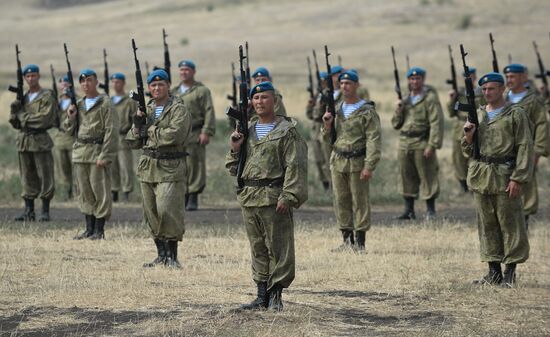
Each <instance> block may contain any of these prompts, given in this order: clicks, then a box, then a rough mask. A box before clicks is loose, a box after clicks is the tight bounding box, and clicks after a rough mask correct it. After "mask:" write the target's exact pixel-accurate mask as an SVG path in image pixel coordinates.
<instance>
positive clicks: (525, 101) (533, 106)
mask: <svg viewBox="0 0 550 337" xmlns="http://www.w3.org/2000/svg"><path fill="white" fill-rule="evenodd" d="M506 100H508V95H506ZM517 105H519V106H521V107H522V108H523V111H524V113H525V114H526V115H527V118H528V119H529V125H530V128H531V131H532V136H533V146H534V151H535V154H536V155H539V156H543V157H547V156H548V154H549V152H550V149H549V147H550V145H549V143H548V142H549V141H550V138H549V137H550V136H549V134H548V117H547V116H546V107H545V106H544V102H543V101H542V99H541V98H540V96H539V94H538V92H537V90H535V89H528V91H527V95H525V97H523V98H522V99H521V101H519V102H518V103H517Z"/></svg>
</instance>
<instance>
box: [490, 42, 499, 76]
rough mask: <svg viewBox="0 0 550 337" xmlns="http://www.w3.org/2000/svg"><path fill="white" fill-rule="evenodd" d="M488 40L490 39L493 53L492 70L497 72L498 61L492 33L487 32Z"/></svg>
mask: <svg viewBox="0 0 550 337" xmlns="http://www.w3.org/2000/svg"><path fill="white" fill-rule="evenodd" d="M489 41H491V52H492V53H493V71H494V72H495V73H498V72H499V71H498V61H497V53H496V52H495V39H493V33H489Z"/></svg>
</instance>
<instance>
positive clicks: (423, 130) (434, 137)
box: [391, 86, 443, 150]
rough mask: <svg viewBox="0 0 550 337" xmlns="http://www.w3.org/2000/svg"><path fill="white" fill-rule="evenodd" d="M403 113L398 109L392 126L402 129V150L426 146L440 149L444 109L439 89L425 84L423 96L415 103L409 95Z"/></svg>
mask: <svg viewBox="0 0 550 337" xmlns="http://www.w3.org/2000/svg"><path fill="white" fill-rule="evenodd" d="M403 104H404V107H403V110H402V112H401V113H399V112H398V111H397V110H396V112H395V114H394V115H393V117H392V120H391V122H392V126H393V127H394V129H396V130H401V136H400V137H399V148H400V149H401V150H423V149H425V148H426V147H428V146H429V147H430V148H432V149H440V148H441V145H442V143H443V111H442V108H441V104H440V103H439V98H438V96H437V91H435V89H434V88H433V87H431V86H424V88H423V90H422V98H421V99H420V101H418V102H417V103H416V104H415V105H412V103H411V97H410V94H409V96H408V97H407V98H406V99H405V100H404V102H403Z"/></svg>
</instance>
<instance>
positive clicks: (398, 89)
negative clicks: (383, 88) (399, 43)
mask: <svg viewBox="0 0 550 337" xmlns="http://www.w3.org/2000/svg"><path fill="white" fill-rule="evenodd" d="M391 56H392V58H393V78H394V79H395V92H396V93H397V98H399V100H400V101H401V100H402V99H403V94H402V93H401V84H399V70H398V69H397V62H396V61H395V49H393V46H391Z"/></svg>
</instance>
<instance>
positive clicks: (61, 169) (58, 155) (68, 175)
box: [53, 147, 73, 187]
mask: <svg viewBox="0 0 550 337" xmlns="http://www.w3.org/2000/svg"><path fill="white" fill-rule="evenodd" d="M72 152H73V151H72V149H59V148H57V147H54V148H53V159H54V162H55V173H56V179H57V181H58V182H59V183H60V184H61V185H63V186H66V187H69V186H71V185H72V184H73V162H72Z"/></svg>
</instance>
